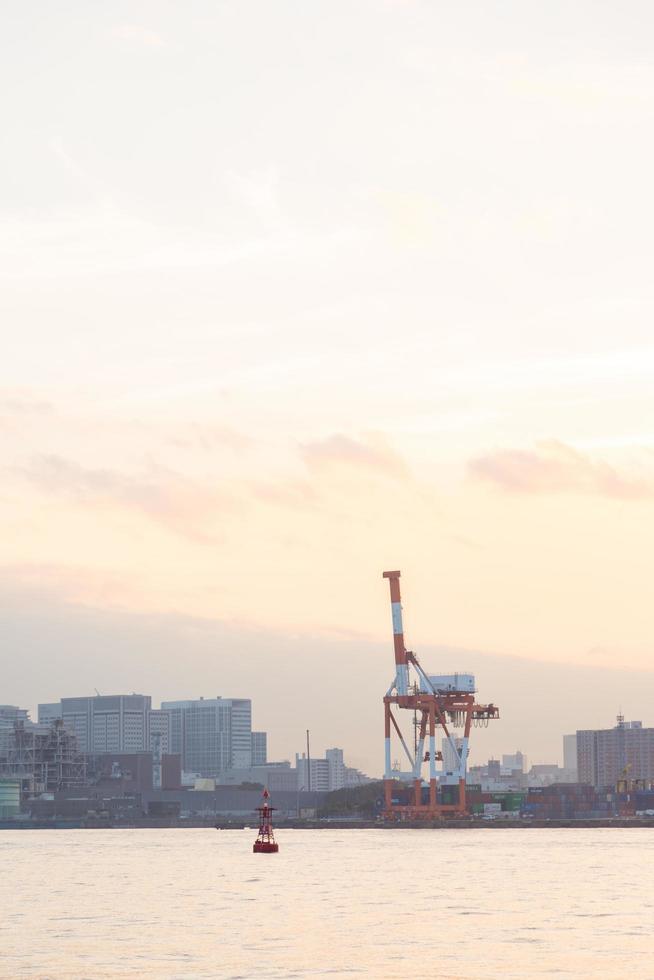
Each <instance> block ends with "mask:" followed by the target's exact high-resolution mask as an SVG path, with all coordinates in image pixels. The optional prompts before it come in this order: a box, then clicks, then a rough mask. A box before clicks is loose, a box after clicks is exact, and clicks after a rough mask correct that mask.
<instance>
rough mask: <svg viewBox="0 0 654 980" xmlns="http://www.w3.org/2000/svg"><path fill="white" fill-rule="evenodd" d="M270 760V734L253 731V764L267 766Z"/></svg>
mask: <svg viewBox="0 0 654 980" xmlns="http://www.w3.org/2000/svg"><path fill="white" fill-rule="evenodd" d="M267 762H268V735H267V733H266V732H252V765H253V766H265V764H266V763H267Z"/></svg>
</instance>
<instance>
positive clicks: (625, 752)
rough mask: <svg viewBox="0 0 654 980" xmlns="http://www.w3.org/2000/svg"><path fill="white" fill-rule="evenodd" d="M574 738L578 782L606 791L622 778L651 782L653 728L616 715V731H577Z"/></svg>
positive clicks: (603, 729) (653, 772) (653, 773)
mask: <svg viewBox="0 0 654 980" xmlns="http://www.w3.org/2000/svg"><path fill="white" fill-rule="evenodd" d="M576 739H577V762H578V778H579V782H580V783H590V784H592V785H593V786H594V787H595V788H596V789H606V788H613V787H615V785H616V783H617V781H618V780H619V779H621V778H627V779H630V780H644V781H646V782H650V781H652V780H654V728H643V725H642V722H640V721H629V722H626V721H625V720H624V718H623V717H622V715H619V716H618V723H617V725H616V726H615V728H602V729H584V730H579V731H578V732H577V736H576Z"/></svg>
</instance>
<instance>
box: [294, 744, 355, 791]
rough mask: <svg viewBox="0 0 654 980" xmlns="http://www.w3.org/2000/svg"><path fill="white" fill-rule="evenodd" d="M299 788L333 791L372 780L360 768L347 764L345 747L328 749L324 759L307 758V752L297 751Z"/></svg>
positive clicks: (296, 764)
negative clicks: (344, 752)
mask: <svg viewBox="0 0 654 980" xmlns="http://www.w3.org/2000/svg"><path fill="white" fill-rule="evenodd" d="M295 768H296V771H297V788H298V790H300V791H302V790H307V791H308V790H311V792H312V793H314V792H315V793H331V792H333V791H334V790H337V789H344V788H345V787H347V786H360V785H362V784H363V783H367V782H370V779H369V777H368V776H364V774H363V773H362V772H359V770H358V769H352V768H351V767H350V766H346V765H345V762H344V759H343V749H327V751H326V752H325V757H324V759H314V758H313V757H312V758H311V759H310V760H307V756H306V754H305V753H304V752H303V753H302V755H300V754H299V753H296V755H295Z"/></svg>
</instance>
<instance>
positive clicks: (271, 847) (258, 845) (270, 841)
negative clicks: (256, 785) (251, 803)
mask: <svg viewBox="0 0 654 980" xmlns="http://www.w3.org/2000/svg"><path fill="white" fill-rule="evenodd" d="M269 799H270V793H269V792H268V790H267V789H264V791H263V806H258V807H257V813H258V814H259V833H258V834H257V839H256V840H255V842H254V845H253V847H252V850H253V851H254V853H255V854H276V853H277V851H278V850H279V844H276V843H275V835H274V834H273V827H272V813H273V810H274V809H275V807H274V806H268V800H269Z"/></svg>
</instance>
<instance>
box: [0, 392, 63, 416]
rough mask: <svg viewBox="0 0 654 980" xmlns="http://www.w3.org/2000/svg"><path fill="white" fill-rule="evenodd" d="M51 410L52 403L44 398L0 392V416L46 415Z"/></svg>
mask: <svg viewBox="0 0 654 980" xmlns="http://www.w3.org/2000/svg"><path fill="white" fill-rule="evenodd" d="M52 409H53V405H52V403H51V402H49V401H47V400H46V399H45V398H34V397H33V396H31V395H23V394H20V393H17V394H14V393H12V392H10V391H0V415H2V414H7V415H46V414H48V413H49V412H51V411H52Z"/></svg>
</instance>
